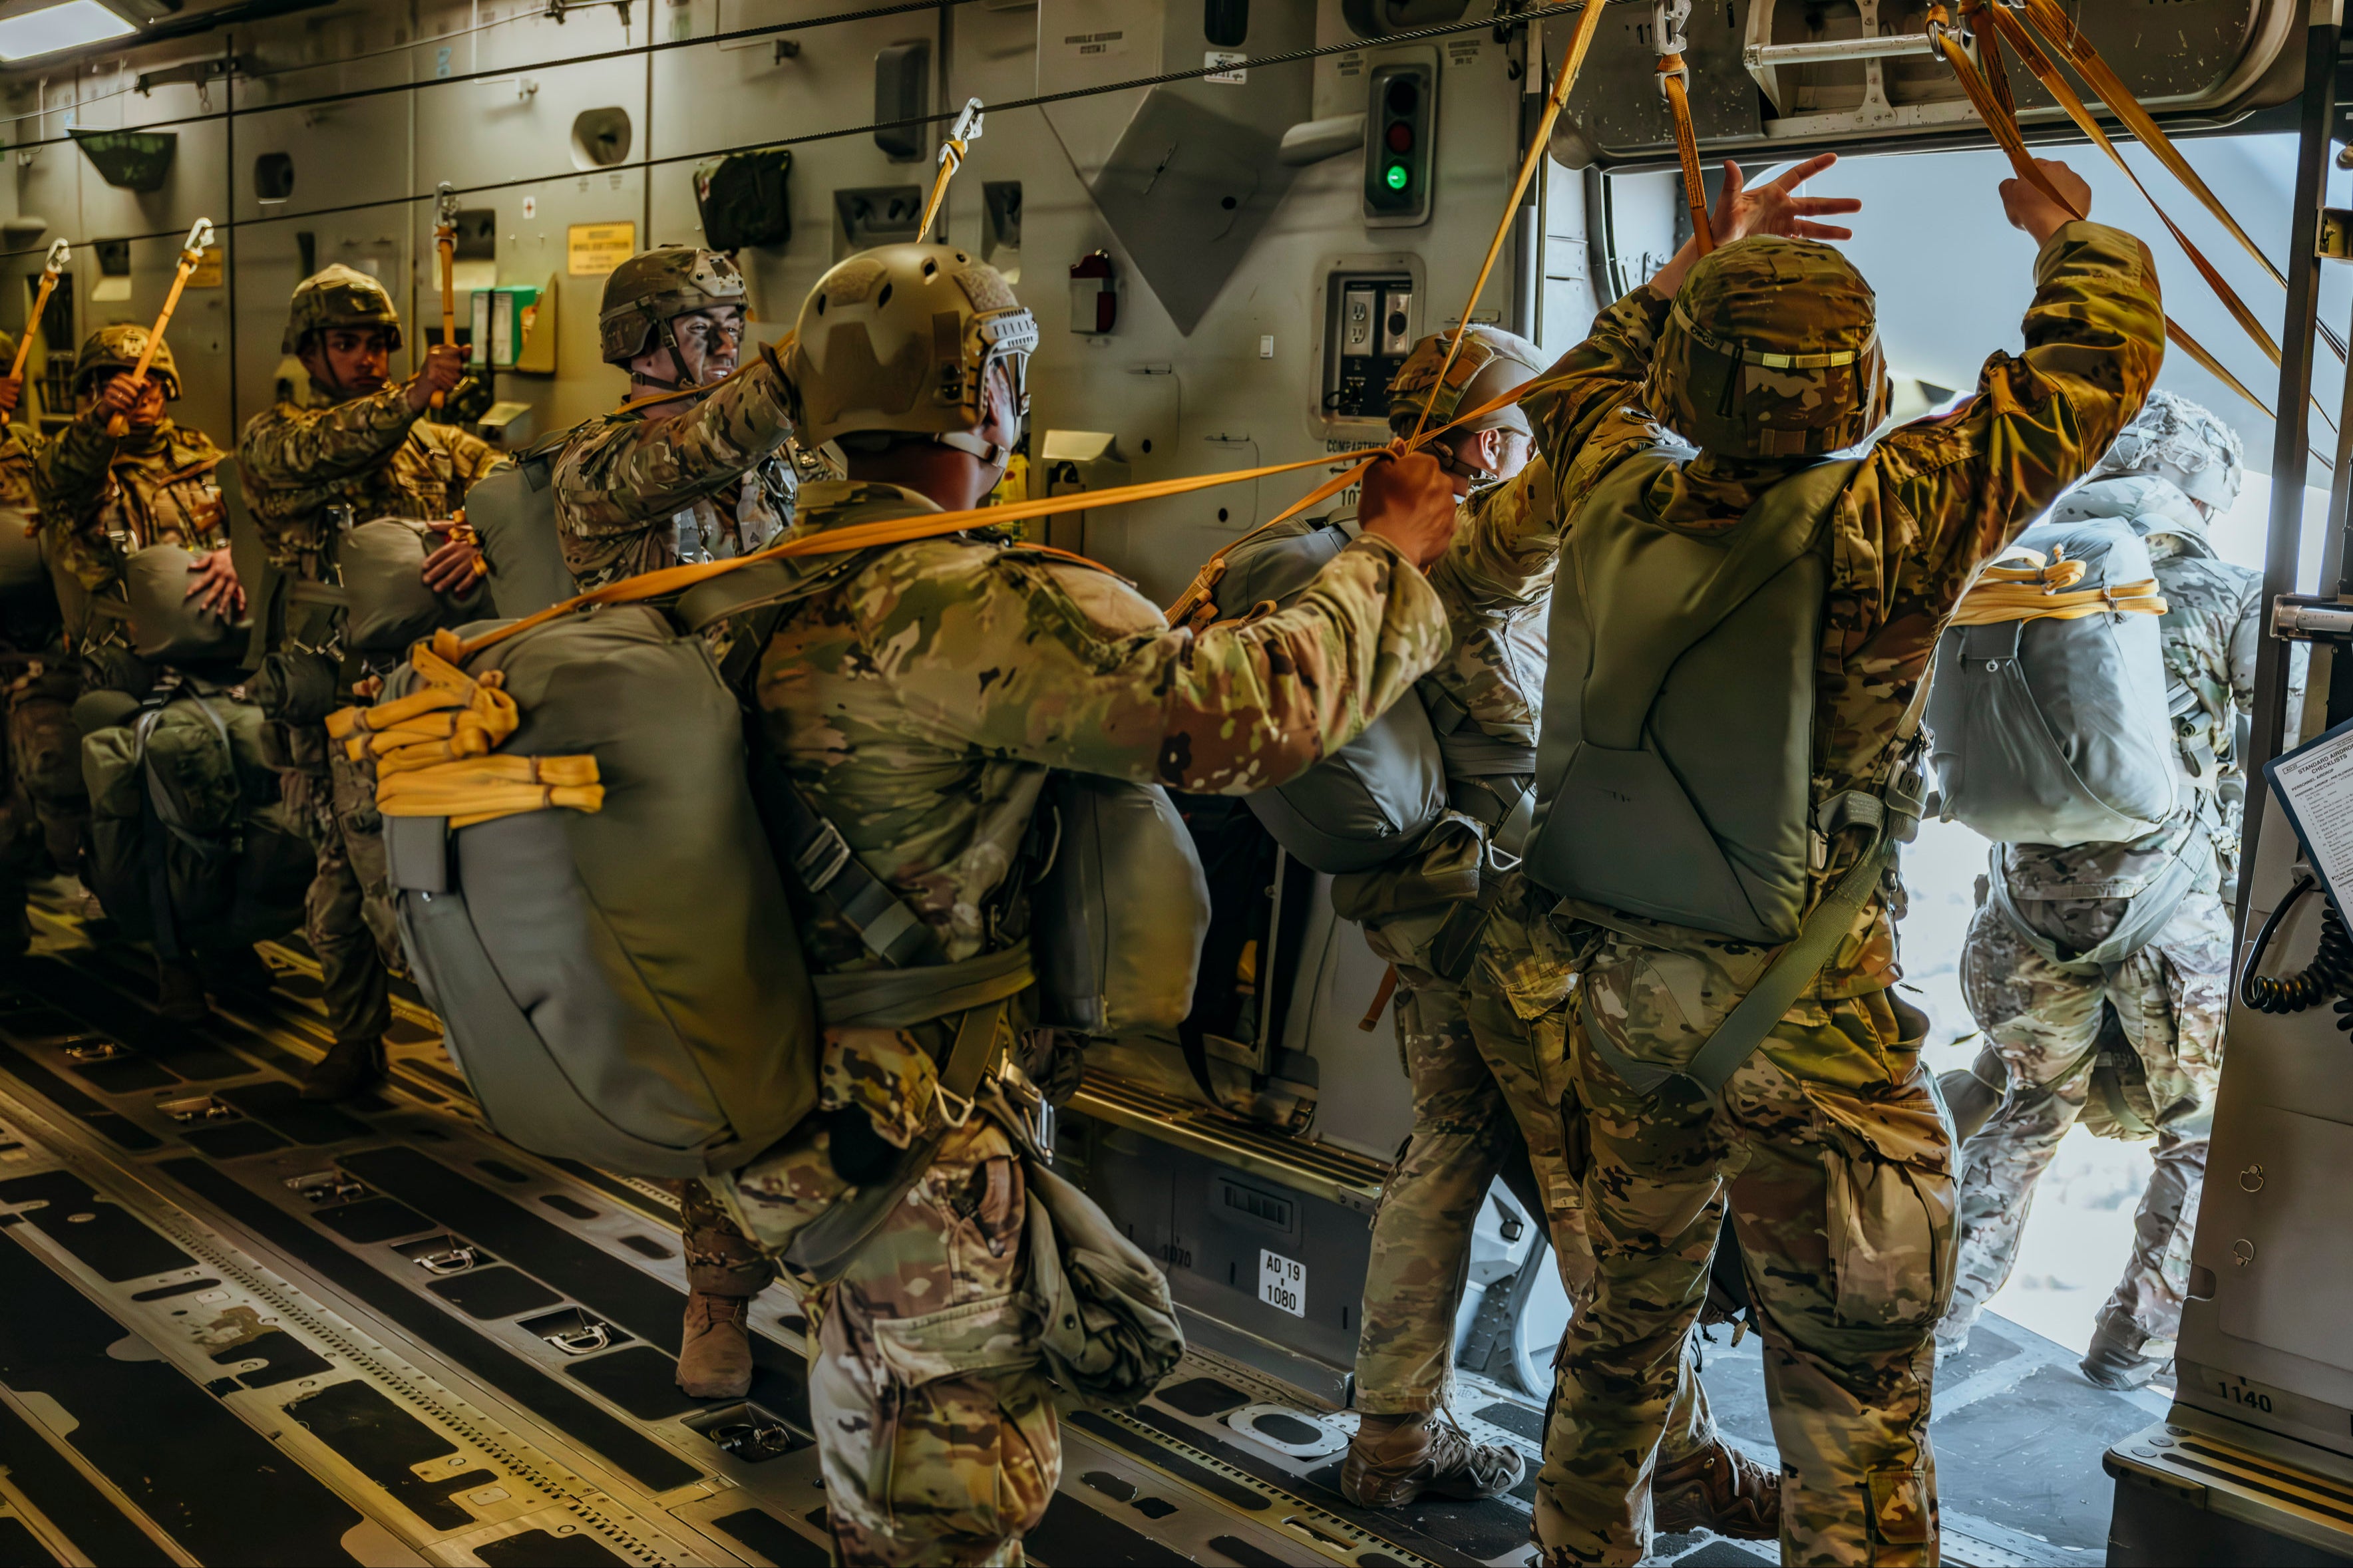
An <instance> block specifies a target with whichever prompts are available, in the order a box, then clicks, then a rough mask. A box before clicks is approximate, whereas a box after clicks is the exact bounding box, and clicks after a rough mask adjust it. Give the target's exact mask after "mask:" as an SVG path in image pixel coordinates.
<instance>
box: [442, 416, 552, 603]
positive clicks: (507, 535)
mask: <svg viewBox="0 0 2353 1568" xmlns="http://www.w3.org/2000/svg"><path fill="white" fill-rule="evenodd" d="M570 437H571V432H570V431H568V430H567V431H564V432H562V433H560V434H558V435H554V436H551V437H547V438H546V439H545V440H542V441H537V442H534V443H533V444H532V445H531V446H530V447H527V448H525V449H524V450H523V451H522V452H519V453H517V454H516V455H515V460H514V462H513V463H512V465H511V466H509V467H507V468H498V469H495V470H493V471H492V472H491V473H490V474H488V475H486V476H484V478H483V479H481V481H480V483H478V484H477V485H475V486H474V488H473V489H470V490H468V491H467V492H466V521H468V522H470V523H471V524H472V525H473V528H474V532H475V535H476V536H477V537H478V538H479V539H480V541H481V546H482V559H483V560H484V561H485V562H486V563H488V564H489V566H490V569H491V573H490V576H489V577H488V578H487V579H486V586H487V589H488V592H489V594H490V602H491V613H492V614H494V615H495V616H497V618H499V619H500V620H520V619H521V618H522V617H523V616H531V615H536V614H538V613H539V612H540V611H542V610H543V609H546V608H547V607H548V606H549V605H560V604H562V603H563V602H564V601H565V600H566V599H569V598H571V597H572V596H573V595H575V594H577V593H579V592H580V585H579V584H578V583H577V582H575V581H574V579H573V576H572V568H571V567H570V566H569V565H567V564H566V563H565V559H564V541H563V539H562V538H561V537H560V536H559V535H558V534H557V532H556V528H555V491H554V484H555V459H556V457H557V456H558V455H559V454H560V453H561V452H562V451H563V449H564V444H565V441H566V440H568V439H570Z"/></svg>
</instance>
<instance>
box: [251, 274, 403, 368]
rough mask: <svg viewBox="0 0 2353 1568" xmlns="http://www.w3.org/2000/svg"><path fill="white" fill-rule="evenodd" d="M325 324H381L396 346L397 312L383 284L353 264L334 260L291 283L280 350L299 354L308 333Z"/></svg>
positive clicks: (343, 325)
mask: <svg viewBox="0 0 2353 1568" xmlns="http://www.w3.org/2000/svg"><path fill="white" fill-rule="evenodd" d="M329 327H351V328H366V327H382V328H383V329H384V330H385V332H386V333H387V334H388V335H389V336H390V339H391V342H390V344H389V346H390V347H392V348H394V349H397V348H399V347H400V311H399V310H397V309H396V308H395V307H394V305H393V302H392V296H391V294H389V293H388V292H386V291H385V286H384V285H383V284H381V283H379V282H377V281H376V280H375V279H373V278H371V277H369V276H368V275H367V274H366V273H364V272H362V271H361V270H360V269H359V268H356V267H346V266H344V265H343V263H342V262H340V261H338V262H336V263H335V264H334V265H332V267H322V268H320V269H319V270H318V271H316V272H313V273H312V274H311V276H309V277H308V278H305V279H302V281H301V282H300V283H298V284H296V285H295V286H294V309H293V311H292V313H291V314H290V315H289V316H288V317H287V318H286V336H285V338H284V339H283V341H281V342H280V343H279V345H278V347H279V350H280V353H290V354H299V353H301V352H302V348H303V344H304V342H305V340H307V339H308V338H309V337H310V335H311V333H312V332H318V331H325V330H326V329H327V328H329Z"/></svg>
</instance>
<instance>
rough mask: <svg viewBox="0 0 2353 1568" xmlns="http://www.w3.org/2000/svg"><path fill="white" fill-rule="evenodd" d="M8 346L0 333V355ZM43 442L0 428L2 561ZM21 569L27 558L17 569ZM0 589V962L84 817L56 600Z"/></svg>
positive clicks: (27, 430) (11, 402)
mask: <svg viewBox="0 0 2353 1568" xmlns="http://www.w3.org/2000/svg"><path fill="white" fill-rule="evenodd" d="M15 356H16V342H15V341H14V340H13V339H11V338H10V337H9V336H8V334H7V333H5V332H0V358H5V359H9V360H12V361H13V359H14V358H15ZM23 393H24V383H23V382H21V381H17V380H15V379H13V378H8V377H0V412H5V413H6V414H8V415H12V416H13V415H15V413H16V407H17V403H18V401H19V399H20V398H21V397H22V396H23ZM46 445H47V443H46V442H45V441H44V440H43V439H42V437H41V433H40V429H39V427H38V426H37V423H36V422H35V421H33V420H30V419H24V418H11V419H10V421H9V423H8V426H7V428H6V429H5V430H0V549H5V552H6V554H7V555H8V557H9V558H10V560H11V561H12V562H17V561H19V559H20V558H19V557H18V555H17V552H18V551H23V552H27V554H28V555H29V553H30V552H33V551H34V550H35V548H36V547H35V546H34V545H33V544H32V543H31V542H30V538H31V535H32V534H33V533H34V532H35V531H37V529H38V527H39V523H40V500H39V496H38V493H37V489H36V487H35V483H34V468H35V464H36V463H37V460H38V459H39V458H40V455H41V449H42V447H44V446H46ZM23 564H26V565H28V566H29V565H31V564H32V562H30V561H24V562H23ZM26 578H27V580H26V581H24V582H21V583H11V584H7V585H5V586H0V681H5V699H0V700H5V704H6V710H7V749H6V752H5V764H6V768H7V782H6V785H5V790H0V957H14V956H16V954H18V953H21V952H24V951H25V949H26V945H27V944H28V943H29V942H30V941H31V940H32V931H31V928H30V926H29V925H28V924H27V923H26V915H25V903H26V896H25V882H26V879H27V878H28V877H32V876H36V875H38V874H40V873H41V871H42V870H43V869H45V868H44V866H43V860H44V856H43V853H42V851H43V849H44V847H46V848H47V850H48V854H47V857H46V858H47V860H48V861H49V862H50V863H51V864H53V865H54V866H55V867H56V868H58V869H59V870H61V871H64V872H66V873H67V874H69V875H71V874H73V873H74V872H75V870H76V869H77V868H78V867H79V857H80V847H81V841H80V835H79V831H78V829H79V825H80V824H81V823H82V822H84V821H86V820H87V819H88V815H89V810H90V800H89V796H88V795H85V794H84V793H83V789H82V782H81V747H80V743H79V735H78V733H77V732H76V731H75V729H74V727H73V717H72V708H73V700H74V698H75V697H76V696H77V695H79V687H80V678H79V675H78V674H77V673H76V672H75V670H74V668H73V667H72V665H71V662H70V659H69V655H68V654H67V652H66V649H65V647H64V640H63V637H64V627H63V625H62V624H61V622H60V621H59V618H58V597H57V595H56V593H55V592H53V591H52V589H51V587H50V585H49V583H48V581H47V574H46V573H40V574H33V573H29V572H28V573H27V574H26Z"/></svg>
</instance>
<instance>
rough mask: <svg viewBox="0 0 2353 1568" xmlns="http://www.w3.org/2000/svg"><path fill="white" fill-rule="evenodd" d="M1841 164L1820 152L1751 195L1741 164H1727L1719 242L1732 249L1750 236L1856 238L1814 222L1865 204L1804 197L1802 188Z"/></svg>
mask: <svg viewBox="0 0 2353 1568" xmlns="http://www.w3.org/2000/svg"><path fill="white" fill-rule="evenodd" d="M1837 162H1838V154H1837V153H1819V154H1817V155H1816V156H1814V157H1811V158H1809V159H1807V160H1806V161H1805V162H1804V163H1800V164H1799V165H1798V166H1797V167H1795V168H1793V169H1790V170H1788V171H1786V172H1785V173H1784V174H1782V175H1781V177H1780V178H1779V179H1778V180H1772V181H1768V182H1767V184H1761V185H1759V186H1757V188H1756V189H1755V190H1753V191H1752V190H1749V189H1748V188H1747V187H1746V185H1745V184H1743V183H1742V179H1741V174H1740V165H1739V164H1737V163H1734V162H1733V161H1732V160H1731V159H1729V158H1727V159H1725V161H1724V190H1723V192H1722V193H1721V194H1720V195H1717V197H1716V198H1715V215H1714V227H1715V242H1716V243H1717V244H1718V245H1729V244H1731V243H1732V242H1733V241H1734V240H1736V239H1746V238H1747V237H1749V236H1750V235H1752V234H1772V235H1778V236H1780V237H1782V238H1784V239H1852V238H1853V237H1854V230H1852V229H1851V228H1842V227H1841V226H1838V225H1837V224H1829V223H1816V222H1814V221H1813V220H1814V219H1816V218H1818V217H1830V216H1833V215H1843V214H1846V213H1859V212H1861V211H1862V202H1860V201H1858V200H1857V199H1856V198H1854V197H1852V196H1801V195H1798V194H1797V193H1798V187H1799V185H1802V184H1805V183H1806V182H1807V181H1808V180H1810V179H1812V178H1813V177H1814V176H1815V175H1816V174H1820V173H1821V172H1822V171H1823V170H1824V169H1827V168H1829V167H1830V166H1831V164H1832V163H1837Z"/></svg>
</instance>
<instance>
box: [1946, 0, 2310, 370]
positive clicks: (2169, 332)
mask: <svg viewBox="0 0 2353 1568" xmlns="http://www.w3.org/2000/svg"><path fill="white" fill-rule="evenodd" d="M1936 9H1938V10H1941V9H1942V7H1937V8H1936ZM1928 33H1929V36H1930V37H1933V38H1935V39H1936V46H1937V47H1938V48H1940V49H1941V50H1943V51H1944V56H1945V59H1946V62H1947V64H1949V65H1950V66H1951V67H1952V68H1953V74H1954V75H1955V76H1956V77H1957V78H1958V79H1960V83H1961V89H1962V90H1963V91H1964V92H1966V93H1968V97H1969V102H1970V103H1971V104H1972V105H1974V106H1975V107H1976V109H1977V111H1978V119H1980V120H1982V121H1985V124H1986V129H1987V130H1989V131H1990V132H1993V138H1994V140H1995V141H1996V142H2000V144H2001V150H2002V151H2003V152H2004V153H2007V154H2008V155H2009V157H2010V167H2011V169H2012V170H2014V171H2015V172H2016V173H2017V174H2018V177H2019V178H2020V179H2021V180H2024V181H2025V182H2026V183H2027V184H2030V185H2032V186H2033V187H2034V188H2035V189H2036V190H2038V191H2041V192H2042V194H2043V195H2045V196H2047V197H2049V198H2050V199H2051V201H2052V203H2053V204H2054V205H2057V206H2058V207H2060V208H2061V209H2062V210H2063V211H2064V212H2066V213H2068V214H2070V215H2072V216H2074V217H2077V218H2081V217H2082V216H2084V214H2083V212H2082V211H2081V210H2080V209H2079V208H2078V207H2077V206H2076V205H2075V204H2074V203H2073V202H2071V201H2069V200H2068V199H2067V198H2066V197H2065V196H2063V195H2060V194H2059V191H2058V189H2057V187H2055V186H2053V185H2052V184H2051V182H2050V180H2048V179H2047V178H2045V177H2044V175H2043V173H2042V169H2041V168H2039V167H2038V166H2037V165H2036V163H2035V162H2034V155H2033V154H2032V153H2029V152H2028V151H2027V150H2026V139H2025V137H2024V136H2022V135H2021V134H2020V132H2019V129H2018V118H2017V116H2016V115H2015V114H2008V113H2004V112H2003V110H2002V107H2001V104H2000V100H1997V99H1996V98H1995V97H1994V94H1993V89H1992V88H1991V87H1990V86H1989V84H1988V83H1987V81H1986V79H1985V75H1984V73H1983V72H1981V71H1980V70H1978V66H1977V62H1976V61H1975V60H1973V59H1971V58H1969V53H1968V50H1967V49H1965V48H1963V47H1961V44H1960V41H1959V40H1958V39H1957V38H1956V37H1954V36H1953V33H1952V30H1951V29H1950V28H1949V27H1947V26H1945V25H1944V24H1943V23H1942V22H1941V21H1939V20H1937V19H1936V18H1935V17H1934V16H1932V17H1931V19H1930V21H1929V24H1928ZM2165 335H2166V337H2167V338H2168V339H2169V340H2171V341H2172V342H2174V343H2175V344H2176V345H2177V346H2179V348H2180V350H2181V352H2182V353H2186V354H2188V355H2189V357H2190V358H2191V359H2193V360H2195V361H2196V362H2197V363H2199V364H2200V366H2202V367H2203V368H2204V369H2205V371H2206V372H2207V374H2210V375H2211V376H2213V377H2214V378H2215V379H2216V380H2218V381H2220V382H2221V383H2222V384H2224V385H2225V386H2228V387H2229V388H2230V389H2231V390H2232V391H2233V392H2235V393H2237V394H2238V395H2240V396H2242V397H2243V398H2245V399H2246V400H2247V401H2248V402H2249V403H2251V404H2253V405H2255V406H2256V407H2257V408H2259V409H2261V410H2263V413H2264V414H2265V415H2266V416H2268V415H2270V414H2271V411H2272V410H2271V405H2269V404H2267V403H2265V402H2264V401H2263V399H2262V398H2260V397H2257V396H2256V395H2254V394H2253V393H2252V392H2250V391H2248V390H2247V387H2246V384H2244V383H2243V382H2242V381H2240V379H2239V378H2238V377H2237V376H2235V375H2233V374H2231V372H2230V371H2229V370H2228V369H2227V368H2225V367H2224V365H2223V364H2222V362H2221V361H2220V360H2218V359H2216V358H2215V357H2214V356H2213V355H2212V354H2211V353H2207V352H2206V348H2205V346H2204V345H2203V344H2201V343H2200V342H2198V340H2197V339H2195V338H2193V337H2191V336H2190V335H2189V333H2188V332H2186V331H2183V330H2182V329H2181V325H2180V323H2179V322H2178V321H2175V320H2174V319H2173V318H2172V317H2171V316H2168V317H2166V318H2165Z"/></svg>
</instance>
